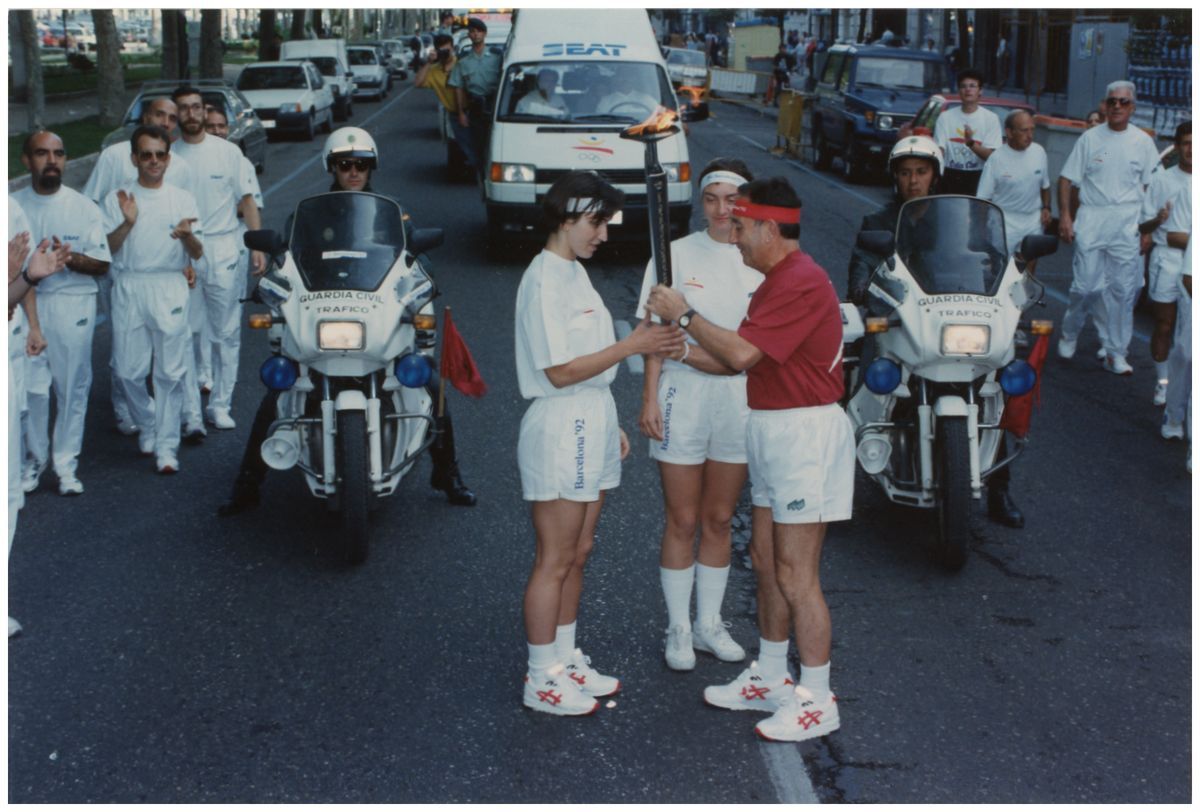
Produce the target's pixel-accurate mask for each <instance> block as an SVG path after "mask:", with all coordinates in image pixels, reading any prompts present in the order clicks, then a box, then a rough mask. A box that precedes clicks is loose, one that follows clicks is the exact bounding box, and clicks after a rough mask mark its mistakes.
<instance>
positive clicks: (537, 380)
mask: <svg viewBox="0 0 1200 812" xmlns="http://www.w3.org/2000/svg"><path fill="white" fill-rule="evenodd" d="M615 342H616V335H615V334H614V333H613V322H612V316H611V315H609V312H608V308H606V307H605V306H604V301H603V300H602V299H601V298H600V294H599V293H597V292H596V289H595V288H593V287H592V282H591V280H590V279H588V275H587V271H585V270H584V268H583V265H581V264H580V263H579V262H570V261H568V260H565V259H563V258H562V257H560V256H558V254H555V253H553V252H551V251H547V250H544V249H543V250H542V252H541V253H540V254H538V255H537V256H536V257H534V258H533V261H532V262H530V263H529V267H528V268H526V269H525V274H524V275H523V276H522V277H521V284H520V286H519V287H518V288H517V330H516V358H517V383H518V384H519V385H520V387H521V397H523V398H539V397H556V396H559V395H570V394H574V393H575V392H578V391H580V390H581V389H584V388H587V387H594V388H599V389H607V388H608V385H609V384H610V383H612V382H613V379H615V378H616V377H617V367H616V365H615V364H614V365H613V366H611V367H609V368H608V369H606V370H604V372H601V373H600V374H599V375H596V376H595V377H592V378H588V379H587V380H586V381H580V382H579V383H577V384H574V385H573V386H566V387H563V388H562V389H556V388H555V387H554V384H552V383H550V379H549V378H547V377H546V372H545V370H546V369H547V368H549V367H554V366H558V365H560V364H565V363H567V362H568V361H570V360H572V359H574V358H579V357H580V356H584V355H591V354H592V353H594V352H599V351H600V350H602V349H604V348H605V347H607V346H609V345H610V344H613V343H615Z"/></svg>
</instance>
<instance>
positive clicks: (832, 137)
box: [812, 45, 954, 180]
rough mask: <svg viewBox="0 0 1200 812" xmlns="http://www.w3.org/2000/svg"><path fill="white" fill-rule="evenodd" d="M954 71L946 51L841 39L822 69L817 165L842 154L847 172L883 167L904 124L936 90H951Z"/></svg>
mask: <svg viewBox="0 0 1200 812" xmlns="http://www.w3.org/2000/svg"><path fill="white" fill-rule="evenodd" d="M953 87H954V76H953V72H952V71H951V70H950V67H949V65H947V64H946V60H945V59H944V58H943V57H942V56H941V54H938V53H935V52H933V51H914V50H910V49H907V48H887V47H883V46H879V45H835V46H833V47H832V48H830V49H829V51H828V52H827V53H826V56H825V60H824V62H823V63H822V66H821V68H820V70H819V73H818V80H817V86H816V96H817V98H816V101H815V106H814V108H813V113H812V144H813V148H814V149H815V151H816V157H817V166H818V167H820V168H822V169H827V168H829V166H830V165H831V163H832V162H833V158H834V157H835V156H838V157H840V158H841V160H842V171H843V173H844V174H845V175H846V177H847V178H849V179H852V180H858V179H861V178H864V177H867V176H868V175H869V174H871V173H873V172H877V171H878V170H880V169H881V168H882V167H883V165H884V163H885V162H886V160H887V156H888V153H889V152H891V149H892V145H893V144H895V143H896V139H897V137H898V133H899V129H900V127H901V126H902V125H904V124H905V123H906V122H908V121H909V120H911V119H912V117H913V116H914V115H916V112H917V110H919V109H920V107H921V105H922V104H924V103H925V100H926V99H928V98H929V95H930V94H931V93H938V92H950V91H951V90H952V89H953Z"/></svg>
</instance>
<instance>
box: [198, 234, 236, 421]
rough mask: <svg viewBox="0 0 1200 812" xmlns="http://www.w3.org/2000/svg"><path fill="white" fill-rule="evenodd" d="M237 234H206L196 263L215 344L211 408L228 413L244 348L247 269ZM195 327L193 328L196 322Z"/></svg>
mask: <svg viewBox="0 0 1200 812" xmlns="http://www.w3.org/2000/svg"><path fill="white" fill-rule="evenodd" d="M237 235H238V232H237V231H236V230H235V231H231V232H229V233H228V234H219V235H212V234H207V235H205V238H204V256H203V257H202V258H201V259H200V261H199V262H197V263H196V264H195V268H196V289H197V290H199V291H200V293H201V295H202V297H203V302H204V314H205V325H206V327H207V328H208V337H209V338H210V339H211V340H212V343H213V390H212V394H211V395H209V398H208V406H209V408H210V409H226V410H228V409H229V408H230V406H231V405H232V403H233V387H234V384H236V383H237V369H238V353H239V352H240V351H241V345H242V304H241V301H240V300H241V298H242V296H243V295H244V292H245V290H246V274H245V268H244V267H243V266H242V264H241V263H239V261H238V250H237ZM192 324H193V329H194V328H195V322H193V323H192ZM203 339H204V336H203V333H202V334H201V340H202V341H203Z"/></svg>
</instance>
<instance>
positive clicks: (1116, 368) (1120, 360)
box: [1104, 355, 1133, 375]
mask: <svg viewBox="0 0 1200 812" xmlns="http://www.w3.org/2000/svg"><path fill="white" fill-rule="evenodd" d="M1104 369H1105V370H1106V371H1108V372H1111V373H1112V374H1114V375H1132V374H1133V367H1131V366H1130V365H1129V362H1128V361H1126V360H1125V356H1123V355H1106V356H1105V358H1104Z"/></svg>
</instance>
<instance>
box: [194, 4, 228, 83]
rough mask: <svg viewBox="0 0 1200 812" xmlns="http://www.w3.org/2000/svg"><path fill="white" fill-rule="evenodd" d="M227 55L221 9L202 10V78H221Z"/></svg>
mask: <svg viewBox="0 0 1200 812" xmlns="http://www.w3.org/2000/svg"><path fill="white" fill-rule="evenodd" d="M224 56H225V41H224V40H223V39H222V38H221V10H220V9H219V8H218V9H205V10H203V11H201V12H200V78H201V79H220V78H221V75H222V63H223V62H224Z"/></svg>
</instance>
